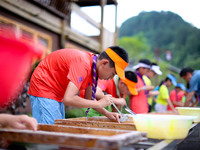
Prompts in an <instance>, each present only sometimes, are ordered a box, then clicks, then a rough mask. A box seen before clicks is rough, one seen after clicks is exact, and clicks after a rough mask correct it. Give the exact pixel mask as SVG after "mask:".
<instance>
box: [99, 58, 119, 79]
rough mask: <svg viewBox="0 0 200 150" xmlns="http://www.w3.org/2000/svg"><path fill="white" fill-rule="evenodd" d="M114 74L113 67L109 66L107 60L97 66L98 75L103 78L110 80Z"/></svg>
mask: <svg viewBox="0 0 200 150" xmlns="http://www.w3.org/2000/svg"><path fill="white" fill-rule="evenodd" d="M115 75H116V71H115V67H112V68H111V67H110V65H109V62H105V63H101V64H100V66H99V68H98V77H99V79H101V80H102V79H103V80H110V79H112V78H113V77H114V76H115Z"/></svg>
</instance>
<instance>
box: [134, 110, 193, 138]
mask: <svg viewBox="0 0 200 150" xmlns="http://www.w3.org/2000/svg"><path fill="white" fill-rule="evenodd" d="M195 118H196V117H194V116H182V115H150V114H137V116H134V117H133V121H134V123H135V126H136V129H137V131H142V132H147V136H148V138H154V139H183V138H185V137H186V136H187V134H188V131H189V128H190V126H191V124H192V121H193V120H194V119H195Z"/></svg>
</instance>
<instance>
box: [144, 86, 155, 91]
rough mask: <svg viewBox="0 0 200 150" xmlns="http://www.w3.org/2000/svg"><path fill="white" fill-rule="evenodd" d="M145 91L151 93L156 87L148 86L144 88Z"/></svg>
mask: <svg viewBox="0 0 200 150" xmlns="http://www.w3.org/2000/svg"><path fill="white" fill-rule="evenodd" d="M144 89H145V90H147V91H151V90H153V89H154V86H151V85H146V86H145V87H144Z"/></svg>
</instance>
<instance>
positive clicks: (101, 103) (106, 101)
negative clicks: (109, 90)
mask: <svg viewBox="0 0 200 150" xmlns="http://www.w3.org/2000/svg"><path fill="white" fill-rule="evenodd" d="M98 103H99V108H104V107H106V106H109V105H111V104H112V103H113V101H112V96H111V95H105V96H104V97H103V98H102V99H100V100H99V101H98Z"/></svg>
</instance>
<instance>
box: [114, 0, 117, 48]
mask: <svg viewBox="0 0 200 150" xmlns="http://www.w3.org/2000/svg"><path fill="white" fill-rule="evenodd" d="M117 5H118V3H117V2H116V4H115V38H114V44H115V45H117V41H118V27H117Z"/></svg>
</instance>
